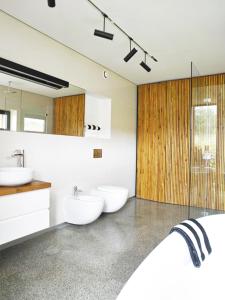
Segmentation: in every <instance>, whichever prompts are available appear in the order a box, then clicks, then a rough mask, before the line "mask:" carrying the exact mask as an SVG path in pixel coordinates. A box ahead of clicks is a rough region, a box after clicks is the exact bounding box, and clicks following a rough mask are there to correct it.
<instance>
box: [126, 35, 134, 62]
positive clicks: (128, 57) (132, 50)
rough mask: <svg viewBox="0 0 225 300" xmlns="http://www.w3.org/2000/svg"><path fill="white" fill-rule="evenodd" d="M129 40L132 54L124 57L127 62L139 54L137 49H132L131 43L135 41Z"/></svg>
mask: <svg viewBox="0 0 225 300" xmlns="http://www.w3.org/2000/svg"><path fill="white" fill-rule="evenodd" d="M129 40H130V52H129V53H128V54H127V55H126V56H125V57H124V61H125V62H128V61H129V60H130V59H131V58H132V57H133V56H134V55H135V54H136V53H137V49H136V48H133V49H131V48H132V47H131V43H132V41H133V39H132V38H129Z"/></svg>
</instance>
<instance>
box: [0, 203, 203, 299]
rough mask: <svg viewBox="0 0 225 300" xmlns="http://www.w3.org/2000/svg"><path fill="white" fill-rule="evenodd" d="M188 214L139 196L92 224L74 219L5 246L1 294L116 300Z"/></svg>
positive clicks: (0, 273) (0, 271) (0, 264)
mask: <svg viewBox="0 0 225 300" xmlns="http://www.w3.org/2000/svg"><path fill="white" fill-rule="evenodd" d="M195 213H197V214H201V211H200V210H197V211H196V210H195ZM187 214H188V210H187V208H186V207H182V206H176V205H168V204H160V203H155V202H151V201H144V200H138V199H135V198H133V199H131V200H129V201H128V203H127V204H126V206H125V207H124V208H122V209H121V210H120V211H119V212H117V213H114V214H103V215H102V216H101V217H100V218H99V219H98V220H97V221H96V222H95V223H92V224H90V225H86V226H74V225H69V224H68V225H65V226H64V227H61V228H58V229H55V230H53V231H50V232H47V233H44V234H42V235H40V236H38V237H35V238H32V239H31V240H28V241H26V242H23V243H21V244H18V245H16V246H12V247H9V248H7V249H4V250H2V251H0V299H1V300H53V299H54V300H58V299H60V300H64V299H66V300H69V299H73V300H74V299H75V300H115V299H116V297H117V295H118V294H119V292H120V290H121V289H122V287H123V285H124V284H125V283H126V281H127V280H128V278H129V277H130V276H131V275H132V273H133V272H134V270H135V269H136V268H137V267H138V265H139V264H140V263H141V262H142V260H143V259H144V258H145V257H146V256H147V255H148V254H149V252H151V251H152V250H153V249H154V248H155V247H156V246H157V245H158V243H159V242H160V241H161V240H162V239H163V238H164V237H165V236H166V235H167V234H168V231H169V229H170V228H171V227H172V226H173V225H174V224H176V223H178V222H179V221H181V220H183V219H185V218H187Z"/></svg>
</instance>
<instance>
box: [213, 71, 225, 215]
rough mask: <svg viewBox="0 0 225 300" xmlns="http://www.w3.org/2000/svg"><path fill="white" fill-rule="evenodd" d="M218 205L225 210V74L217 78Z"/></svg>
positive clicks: (217, 206)
mask: <svg viewBox="0 0 225 300" xmlns="http://www.w3.org/2000/svg"><path fill="white" fill-rule="evenodd" d="M217 84H218V85H217V153H216V167H217V172H216V187H215V188H216V205H215V208H216V209H219V210H225V74H220V75H218V76H217Z"/></svg>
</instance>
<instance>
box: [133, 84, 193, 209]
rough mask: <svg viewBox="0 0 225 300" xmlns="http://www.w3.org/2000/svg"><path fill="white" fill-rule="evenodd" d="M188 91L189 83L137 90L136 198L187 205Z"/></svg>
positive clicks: (154, 86)
mask: <svg viewBox="0 0 225 300" xmlns="http://www.w3.org/2000/svg"><path fill="white" fill-rule="evenodd" d="M189 92H190V81H189V80H177V81H169V82H163V83H156V84H147V85H142V86H140V87H139V89H138V93H139V98H138V101H139V103H138V154H137V156H138V160H137V196H138V197H141V198H144V199H149V200H154V201H159V202H166V203H180V204H188V181H189V177H188V171H189V169H188V163H189V161H188V158H189ZM182 186H183V187H182Z"/></svg>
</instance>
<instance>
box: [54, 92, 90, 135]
mask: <svg viewBox="0 0 225 300" xmlns="http://www.w3.org/2000/svg"><path fill="white" fill-rule="evenodd" d="M84 113H85V95H84V94H82V95H74V96H66V97H59V98H56V99H55V100H54V134H61V135H74V136H83V135H84Z"/></svg>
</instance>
